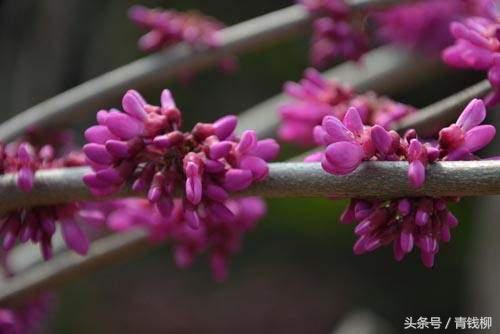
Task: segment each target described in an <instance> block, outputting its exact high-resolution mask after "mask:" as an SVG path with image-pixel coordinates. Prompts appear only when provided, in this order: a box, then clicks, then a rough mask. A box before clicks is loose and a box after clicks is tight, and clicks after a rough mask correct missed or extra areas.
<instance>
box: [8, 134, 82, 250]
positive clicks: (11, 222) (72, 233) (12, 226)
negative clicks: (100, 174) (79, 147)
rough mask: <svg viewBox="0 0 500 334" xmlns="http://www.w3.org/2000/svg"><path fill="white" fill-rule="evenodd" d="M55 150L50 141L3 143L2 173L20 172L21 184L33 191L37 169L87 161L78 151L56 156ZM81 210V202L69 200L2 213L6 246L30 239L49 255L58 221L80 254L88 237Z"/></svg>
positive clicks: (64, 236)
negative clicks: (79, 218) (80, 220)
mask: <svg viewBox="0 0 500 334" xmlns="http://www.w3.org/2000/svg"><path fill="white" fill-rule="evenodd" d="M56 154H57V152H56V149H55V148H54V147H53V146H51V145H45V146H42V147H41V148H39V149H36V148H35V147H33V146H32V145H31V144H30V143H28V142H20V143H19V142H14V143H10V144H8V145H5V146H0V165H1V168H0V169H1V172H2V173H17V184H18V186H19V188H20V189H21V190H22V191H24V192H30V191H31V190H32V188H33V183H34V177H35V174H36V172H37V171H38V170H44V169H52V168H62V167H73V166H81V165H83V164H84V157H83V155H82V154H81V153H79V152H77V151H74V152H70V153H68V154H67V155H65V156H63V157H57V156H56ZM64 154H66V152H64ZM78 210H79V204H77V203H69V204H61V205H53V206H38V207H32V208H20V209H17V210H12V211H10V212H7V213H5V214H4V215H3V216H2V217H0V236H2V238H3V241H2V247H3V249H4V250H5V251H10V250H11V249H12V248H13V247H14V246H15V245H16V243H17V242H21V243H25V242H28V241H31V242H33V243H38V244H39V245H40V250H41V253H42V255H43V257H44V258H45V259H49V258H50V257H51V256H52V236H53V235H54V233H55V232H56V224H60V226H61V233H62V235H63V238H64V240H65V242H66V245H67V246H68V247H69V248H70V249H73V250H74V251H75V252H77V253H78V254H81V255H84V254H86V253H87V251H88V247H89V244H88V240H87V238H86V237H85V235H84V234H83V232H82V230H81V228H80V227H79V225H78V224H77V223H76V222H75V221H74V217H75V214H76V213H77V212H78Z"/></svg>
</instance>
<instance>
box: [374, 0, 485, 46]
mask: <svg viewBox="0 0 500 334" xmlns="http://www.w3.org/2000/svg"><path fill="white" fill-rule="evenodd" d="M490 4H491V0H422V1H416V2H414V3H408V4H401V5H396V6H393V7H391V8H389V9H385V10H382V11H379V12H376V13H375V14H374V18H375V22H376V23H377V24H378V26H379V28H378V29H377V34H378V35H379V36H380V37H381V39H382V40H384V41H388V42H393V43H398V44H402V45H405V46H407V47H410V48H412V49H417V50H420V51H424V52H428V53H436V52H440V51H441V50H442V49H443V48H445V47H447V46H449V45H450V44H451V43H452V36H451V34H450V32H449V26H450V23H451V22H453V21H456V20H461V19H463V18H464V17H467V16H471V15H487V13H488V12H489V11H490V8H489V5H490Z"/></svg>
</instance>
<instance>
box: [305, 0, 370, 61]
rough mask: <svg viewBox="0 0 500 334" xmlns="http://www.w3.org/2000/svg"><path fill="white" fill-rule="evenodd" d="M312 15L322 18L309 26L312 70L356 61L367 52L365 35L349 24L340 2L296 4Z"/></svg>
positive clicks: (307, 0)
mask: <svg viewBox="0 0 500 334" xmlns="http://www.w3.org/2000/svg"><path fill="white" fill-rule="evenodd" d="M298 2H299V3H300V4H302V5H303V6H304V7H305V8H307V10H309V11H310V12H311V13H313V14H320V15H324V16H322V17H321V18H317V19H315V20H314V22H313V37H312V41H311V51H310V59H311V63H312V64H313V66H315V67H325V66H326V65H328V64H329V63H330V62H331V61H332V60H335V59H337V58H345V59H352V60H358V59H359V58H360V57H361V56H362V55H363V54H364V53H365V52H366V50H367V49H368V41H367V38H366V36H365V34H364V33H363V32H362V31H360V29H358V28H357V27H355V26H354V25H353V24H352V22H351V21H350V12H349V8H348V7H347V5H346V4H345V3H344V1H343V0H298Z"/></svg>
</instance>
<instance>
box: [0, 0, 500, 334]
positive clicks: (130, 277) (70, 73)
mask: <svg viewBox="0 0 500 334" xmlns="http://www.w3.org/2000/svg"><path fill="white" fill-rule="evenodd" d="M135 3H136V2H132V1H123V0H114V1H113V0H92V1H90V0H87V1H81V0H80V1H78V0H44V1H34V0H31V1H30V0H0V50H1V52H0V101H1V109H0V113H1V114H0V117H2V119H6V118H7V117H9V116H12V115H14V114H16V113H18V112H21V111H22V110H24V109H26V108H28V107H30V106H32V105H34V104H36V103H38V102H41V101H43V100H45V99H47V98H49V97H51V96H53V95H56V94H58V93H60V92H62V91H64V90H66V89H68V88H71V87H73V86H75V85H78V84H79V83H82V82H84V81H86V80H88V79H90V78H93V77H95V76H98V75H99V74H102V73H104V72H106V71H109V70H112V69H114V68H116V67H119V66H121V65H124V64H127V63H128V62H130V61H132V60H134V59H137V58H139V57H141V56H142V53H141V52H140V51H138V50H137V48H136V40H137V38H138V37H139V36H140V33H141V31H140V30H139V29H137V28H136V27H135V26H134V25H133V24H131V23H130V22H129V21H128V19H127V17H126V10H127V8H128V7H129V6H130V5H132V4H135ZM142 4H144V5H147V6H163V7H165V8H176V9H179V10H185V9H193V8H197V9H199V10H201V11H203V12H205V13H207V14H210V15H212V16H215V17H217V18H219V19H220V20H222V21H224V22H225V23H226V24H228V25H231V24H234V23H237V22H240V21H242V20H246V19H250V18H252V17H255V16H258V15H261V14H264V13H267V12H269V11H273V10H276V9H279V8H282V7H285V6H288V5H290V4H291V1H285V0H273V1H266V0H253V1H234V0H233V1H231V0H217V1H215V0H214V1H207V0H204V1H203V0H199V1H186V0H182V1H181V0H179V1H144V2H142ZM307 49H308V38H307V37H306V36H304V37H302V38H296V39H294V40H293V41H288V42H284V43H279V44H277V45H275V46H273V47H271V48H267V49H265V50H262V51H260V52H258V53H251V54H248V55H244V56H241V57H240V58H239V59H240V69H239V70H238V71H237V72H236V73H235V74H231V75H224V74H221V73H220V72H219V71H217V70H215V69H214V70H207V71H203V72H201V73H198V74H197V75H196V77H195V79H194V80H192V82H190V83H189V84H188V85H184V84H181V83H179V82H178V81H169V82H165V83H164V85H162V86H155V87H150V88H149V89H148V90H147V91H144V92H143V93H144V94H145V95H146V96H147V97H148V98H149V99H150V100H151V101H155V102H157V101H158V99H159V95H158V94H159V92H160V90H161V89H162V88H164V87H168V88H170V89H172V90H173V92H174V95H175V97H176V100H177V102H178V105H179V106H180V107H181V109H182V110H183V111H184V115H185V118H186V119H187V123H193V122H194V121H197V120H207V121H208V120H212V119H214V118H216V117H217V116H220V115H224V114H227V113H239V112H242V111H244V110H245V109H246V108H248V107H251V106H253V105H254V104H256V103H258V102H260V101H262V100H264V99H265V98H268V97H271V96H272V95H274V94H277V93H279V92H280V91H281V86H282V83H283V82H284V81H286V80H296V79H298V78H300V75H301V73H302V71H303V69H304V68H305V67H306V66H307V64H308V62H307ZM477 78H478V77H477V76H471V75H469V74H466V75H464V74H460V75H457V74H454V75H451V76H448V77H445V78H440V79H439V80H437V81H434V82H432V83H427V84H426V85H422V86H420V87H415V88H414V89H413V90H412V91H411V92H405V93H404V94H401V95H399V96H395V98H398V99H399V100H400V101H402V102H408V103H412V104H414V105H416V106H424V105H426V104H428V103H430V102H432V101H435V100H437V99H439V98H440V97H444V96H445V94H448V93H450V92H453V91H457V90H458V89H460V88H461V87H463V86H466V85H467V84H469V83H470V82H473V81H474V80H477ZM409 80H411V78H409ZM115 102H117V101H115ZM103 103H104V105H103V107H109V106H111V105H113V104H110V101H103ZM114 105H116V103H114ZM90 121H91V120H89V121H88V122H90ZM88 124H89V123H87V124H79V125H78V126H76V127H75V129H77V130H78V129H81V128H82V127H83V126H84V125H88ZM497 151H498V150H497ZM293 152H295V150H294V148H293V147H289V146H287V147H286V148H285V154H286V155H290V154H292V153H293ZM485 203H486V204H485ZM497 203H498V202H497V201H496V200H495V198H492V199H489V202H483V203H476V201H472V200H464V201H462V202H461V203H460V205H458V206H456V208H455V210H454V211H455V212H456V214H457V216H458V217H459V220H460V222H461V224H460V227H459V228H458V229H456V230H455V231H454V233H453V241H452V243H451V244H448V245H444V246H443V247H442V250H441V251H440V253H439V256H438V258H437V265H436V267H435V268H434V269H432V270H429V269H426V268H424V267H423V266H422V265H421V264H420V262H419V259H418V256H417V255H416V253H415V252H414V253H413V254H411V256H409V257H408V258H407V259H406V260H405V261H404V262H403V263H397V262H395V261H394V260H393V258H392V250H391V249H383V250H379V251H377V252H376V253H374V254H369V255H365V256H354V255H353V254H352V251H351V248H352V244H353V242H354V235H353V233H352V227H351V226H341V225H340V224H338V217H339V214H340V212H341V210H342V208H343V207H344V204H345V203H344V202H335V203H334V202H332V201H328V200H295V199H286V200H284V199H281V200H270V201H268V205H269V214H268V215H267V217H266V218H265V219H263V220H262V221H261V222H260V224H259V226H258V228H257V230H256V231H255V232H253V233H251V234H249V235H248V238H247V240H246V243H245V247H244V249H243V252H242V253H241V254H240V255H238V256H237V257H235V259H234V261H233V264H232V267H231V275H230V277H229V279H228V281H227V282H225V283H223V284H217V283H215V282H213V281H212V279H211V277H210V272H209V270H208V265H207V262H206V259H202V258H200V259H199V260H198V261H197V263H196V265H195V266H194V268H192V269H189V270H186V271H183V270H180V269H177V268H176V267H175V265H174V264H173V261H172V260H171V255H170V253H169V249H168V248H167V247H166V246H165V247H161V248H160V249H158V250H155V251H153V252H150V253H149V254H148V255H147V256H138V257H137V258H135V259H133V260H132V261H129V262H127V263H125V264H121V265H116V266H113V267H109V268H106V269H105V270H102V271H100V272H98V273H94V274H92V275H91V276H90V277H85V278H82V279H81V280H79V281H77V282H74V283H72V284H70V285H68V286H64V287H62V288H61V294H60V297H59V304H58V308H57V310H56V312H55V314H53V315H52V316H51V318H50V320H49V321H48V323H47V326H46V332H47V333H75V334H76V333H118V332H120V333H138V332H154V333H156V332H168V333H200V332H203V333H284V332H286V333H289V334H292V333H304V332H310V333H330V332H331V331H332V330H333V329H334V328H336V327H338V326H339V325H340V324H341V323H342V322H343V321H344V320H345V319H346V318H349V316H350V315H352V314H353V312H354V313H358V312H360V311H363V312H364V313H363V314H367V313H368V314H371V315H375V316H376V317H377V319H380V321H382V322H384V323H385V324H386V325H388V326H389V327H392V329H393V330H394V331H395V332H402V325H403V320H404V317H405V316H413V317H414V318H415V317H419V316H427V317H430V316H442V317H449V316H451V317H455V316H493V317H494V319H493V323H494V324H495V320H496V318H495V315H496V312H498V311H497V310H498V305H496V304H497V303H498V302H497V301H496V300H497V299H498V298H496V297H497V296H498V292H497V289H496V281H497V280H496V278H497V277H498V275H497V271H498V269H497V267H498V266H497V263H496V254H497V253H498V252H497V250H496V248H495V247H498V246H496V245H497V244H498V242H497V240H496V235H498V232H499V231H498V228H497V227H495V225H498V218H496V217H498V215H497V213H496V212H495V210H497V207H499V206H498V205H497ZM476 204H477V205H476ZM499 319H500V318H499ZM356 323H358V324H359V321H358V322H356ZM386 332H389V331H386V330H384V331H383V333H386ZM353 333H357V332H353Z"/></svg>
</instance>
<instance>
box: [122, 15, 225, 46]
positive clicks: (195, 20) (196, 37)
mask: <svg viewBox="0 0 500 334" xmlns="http://www.w3.org/2000/svg"><path fill="white" fill-rule="evenodd" d="M129 17H130V19H131V20H132V21H133V22H134V23H136V24H137V25H138V26H140V27H142V28H144V29H147V30H149V32H148V33H147V34H145V35H144V36H142V37H141V39H140V40H139V47H140V48H141V50H144V51H155V50H159V49H161V48H164V47H166V46H169V45H173V44H177V43H179V42H187V43H190V44H192V45H206V46H210V47H216V46H218V45H219V42H220V41H219V40H218V34H217V32H218V31H219V30H220V29H222V28H224V24H223V23H222V22H219V21H218V20H216V19H214V18H212V17H209V16H205V15H203V14H201V13H199V12H187V13H181V12H177V11H175V10H160V9H149V8H146V7H143V6H139V5H137V6H133V7H131V8H130V9H129Z"/></svg>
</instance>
